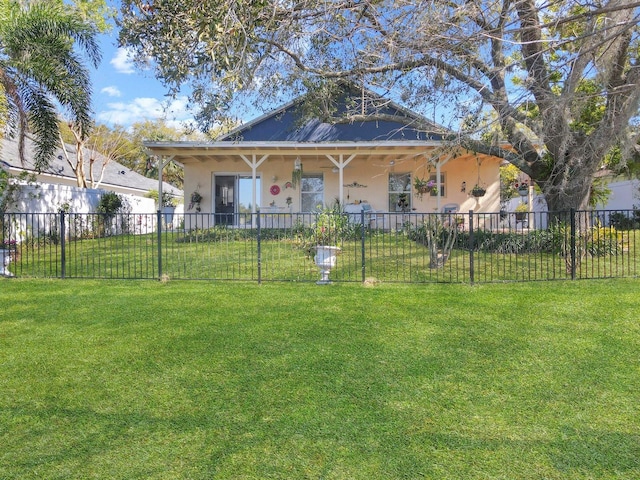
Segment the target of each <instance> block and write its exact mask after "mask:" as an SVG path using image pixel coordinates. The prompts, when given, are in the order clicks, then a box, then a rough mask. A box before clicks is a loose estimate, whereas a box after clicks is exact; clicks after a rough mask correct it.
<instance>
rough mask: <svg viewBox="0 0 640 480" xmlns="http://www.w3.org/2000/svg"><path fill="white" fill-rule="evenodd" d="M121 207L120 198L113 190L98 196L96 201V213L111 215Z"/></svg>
mask: <svg viewBox="0 0 640 480" xmlns="http://www.w3.org/2000/svg"><path fill="white" fill-rule="evenodd" d="M121 208H122V199H121V198H120V195H118V194H117V193H115V192H107V193H105V194H103V195H102V197H100V202H98V208H97V209H96V210H97V212H98V213H102V214H104V215H106V216H107V217H110V216H113V215H115V214H116V213H118V212H119V211H120V209H121Z"/></svg>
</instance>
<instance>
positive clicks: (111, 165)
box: [0, 138, 183, 213]
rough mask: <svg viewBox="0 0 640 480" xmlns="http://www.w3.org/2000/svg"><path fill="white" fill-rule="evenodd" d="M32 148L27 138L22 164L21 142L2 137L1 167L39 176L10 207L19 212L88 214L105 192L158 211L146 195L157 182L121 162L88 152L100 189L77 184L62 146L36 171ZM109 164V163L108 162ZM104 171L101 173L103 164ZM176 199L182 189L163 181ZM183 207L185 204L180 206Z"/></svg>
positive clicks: (137, 208)
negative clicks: (19, 150)
mask: <svg viewBox="0 0 640 480" xmlns="http://www.w3.org/2000/svg"><path fill="white" fill-rule="evenodd" d="M66 149H67V152H68V154H69V157H70V158H75V148H74V147H72V146H69V145H67V146H66ZM32 151H33V143H32V142H31V141H30V140H29V139H27V144H26V160H25V164H24V165H22V164H21V162H20V157H19V155H18V143H17V141H16V140H12V139H6V138H5V139H2V140H1V143H0V167H1V168H4V169H5V170H7V171H8V172H9V173H11V174H12V175H19V174H20V173H22V172H25V171H26V172H28V173H33V174H35V176H36V183H35V185H25V186H24V187H23V189H22V195H21V196H20V198H19V199H18V202H17V203H16V204H15V205H14V206H13V208H12V209H11V210H13V211H16V212H38V213H54V212H57V211H59V210H60V208H63V207H65V208H66V209H68V211H72V212H78V213H87V212H95V207H96V206H97V205H98V202H99V200H100V196H101V195H102V194H103V193H104V192H106V191H111V192H116V193H118V194H119V195H121V196H122V197H123V198H124V199H125V200H126V203H127V204H128V207H129V208H128V209H130V211H131V212H132V213H153V212H155V211H156V206H155V202H154V201H153V200H152V199H150V198H147V197H146V195H147V194H148V193H149V191H151V190H158V181H157V180H154V179H152V178H147V177H145V176H144V175H140V174H139V173H138V172H135V171H133V170H130V169H129V168H127V167H125V166H123V165H121V164H120V163H118V162H116V161H114V160H111V161H108V160H107V158H106V157H105V156H103V155H100V154H92V155H89V154H88V152H87V154H85V172H86V173H87V177H88V175H89V158H90V157H93V158H94V159H95V161H94V165H93V169H94V178H96V181H97V179H99V178H100V175H101V174H102V179H101V181H100V183H99V184H98V188H88V189H84V188H79V187H77V182H76V177H75V175H74V173H73V171H72V170H71V167H70V166H69V164H68V163H67V161H66V159H65V157H64V153H63V151H62V149H58V151H57V152H56V153H55V154H54V157H53V159H52V161H51V164H50V165H49V167H48V168H47V169H46V170H44V171H42V172H37V171H36V169H35V167H34V163H33V160H32V155H30V152H32ZM105 163H106V165H105ZM103 165H105V167H104V172H103V173H102V167H103ZM162 189H163V191H164V192H168V193H169V194H171V195H172V196H174V197H175V198H177V199H182V198H183V192H182V190H180V189H177V188H175V187H173V186H172V185H169V184H168V183H166V182H164V183H163V187H162ZM179 208H180V209H181V208H182V205H180V206H179Z"/></svg>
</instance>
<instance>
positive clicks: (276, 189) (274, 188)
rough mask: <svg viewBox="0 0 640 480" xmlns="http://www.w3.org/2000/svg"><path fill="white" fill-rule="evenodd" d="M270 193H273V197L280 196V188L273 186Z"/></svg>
mask: <svg viewBox="0 0 640 480" xmlns="http://www.w3.org/2000/svg"><path fill="white" fill-rule="evenodd" d="M269 191H270V192H271V195H278V194H279V193H280V187H279V186H278V185H271V188H270V189H269Z"/></svg>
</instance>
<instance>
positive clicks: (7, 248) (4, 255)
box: [0, 240, 17, 277]
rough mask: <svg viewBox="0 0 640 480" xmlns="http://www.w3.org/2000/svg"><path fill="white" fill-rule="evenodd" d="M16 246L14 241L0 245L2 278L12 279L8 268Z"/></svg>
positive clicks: (0, 272)
mask: <svg viewBox="0 0 640 480" xmlns="http://www.w3.org/2000/svg"><path fill="white" fill-rule="evenodd" d="M16 246H17V245H16V241H15V240H5V241H3V242H2V243H0V275H2V276H4V277H13V273H11V272H10V271H9V269H8V267H9V264H10V263H11V260H12V259H13V257H14V256H15V252H16Z"/></svg>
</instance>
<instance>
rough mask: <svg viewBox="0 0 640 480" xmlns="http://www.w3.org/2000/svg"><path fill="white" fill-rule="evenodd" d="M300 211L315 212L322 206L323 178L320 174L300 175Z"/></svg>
mask: <svg viewBox="0 0 640 480" xmlns="http://www.w3.org/2000/svg"><path fill="white" fill-rule="evenodd" d="M300 201H301V205H302V208H301V211H303V212H315V211H317V210H318V209H322V207H323V206H324V179H323V178H322V175H302V179H301V181H300Z"/></svg>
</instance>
